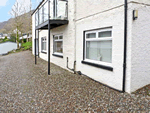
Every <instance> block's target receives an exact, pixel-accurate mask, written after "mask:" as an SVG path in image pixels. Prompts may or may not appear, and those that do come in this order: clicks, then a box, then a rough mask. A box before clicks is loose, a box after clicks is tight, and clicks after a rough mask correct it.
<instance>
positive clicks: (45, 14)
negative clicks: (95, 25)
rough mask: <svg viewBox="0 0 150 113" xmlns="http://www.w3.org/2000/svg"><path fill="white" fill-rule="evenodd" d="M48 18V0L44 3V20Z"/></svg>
mask: <svg viewBox="0 0 150 113" xmlns="http://www.w3.org/2000/svg"><path fill="white" fill-rule="evenodd" d="M47 20H48V2H46V3H45V5H44V22H45V21H47Z"/></svg>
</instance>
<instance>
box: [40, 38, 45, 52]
mask: <svg viewBox="0 0 150 113" xmlns="http://www.w3.org/2000/svg"><path fill="white" fill-rule="evenodd" d="M41 50H42V52H44V53H46V37H42V38H41Z"/></svg>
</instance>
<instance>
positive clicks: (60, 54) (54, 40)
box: [53, 34, 64, 56]
mask: <svg viewBox="0 0 150 113" xmlns="http://www.w3.org/2000/svg"><path fill="white" fill-rule="evenodd" d="M53 36H54V38H53V43H54V45H55V42H62V45H63V39H59V37H60V36H62V37H63V34H60V35H53ZM55 37H58V39H55ZM54 49H55V48H53V54H55V55H59V56H63V51H62V53H59V52H55V51H54ZM63 50H64V49H63Z"/></svg>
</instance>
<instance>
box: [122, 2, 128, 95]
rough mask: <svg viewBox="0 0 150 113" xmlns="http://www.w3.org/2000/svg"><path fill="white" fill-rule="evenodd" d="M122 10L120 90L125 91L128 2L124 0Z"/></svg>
mask: <svg viewBox="0 0 150 113" xmlns="http://www.w3.org/2000/svg"><path fill="white" fill-rule="evenodd" d="M124 4H125V10H124V59H123V84H122V92H125V81H126V59H127V17H128V14H127V13H128V2H127V0H125V3H124Z"/></svg>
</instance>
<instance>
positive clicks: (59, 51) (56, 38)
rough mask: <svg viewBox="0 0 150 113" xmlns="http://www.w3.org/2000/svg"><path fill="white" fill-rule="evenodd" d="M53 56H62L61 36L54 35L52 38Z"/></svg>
mask: <svg viewBox="0 0 150 113" xmlns="http://www.w3.org/2000/svg"><path fill="white" fill-rule="evenodd" d="M54 54H57V55H61V56H62V55H63V36H62V35H55V36H54Z"/></svg>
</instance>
